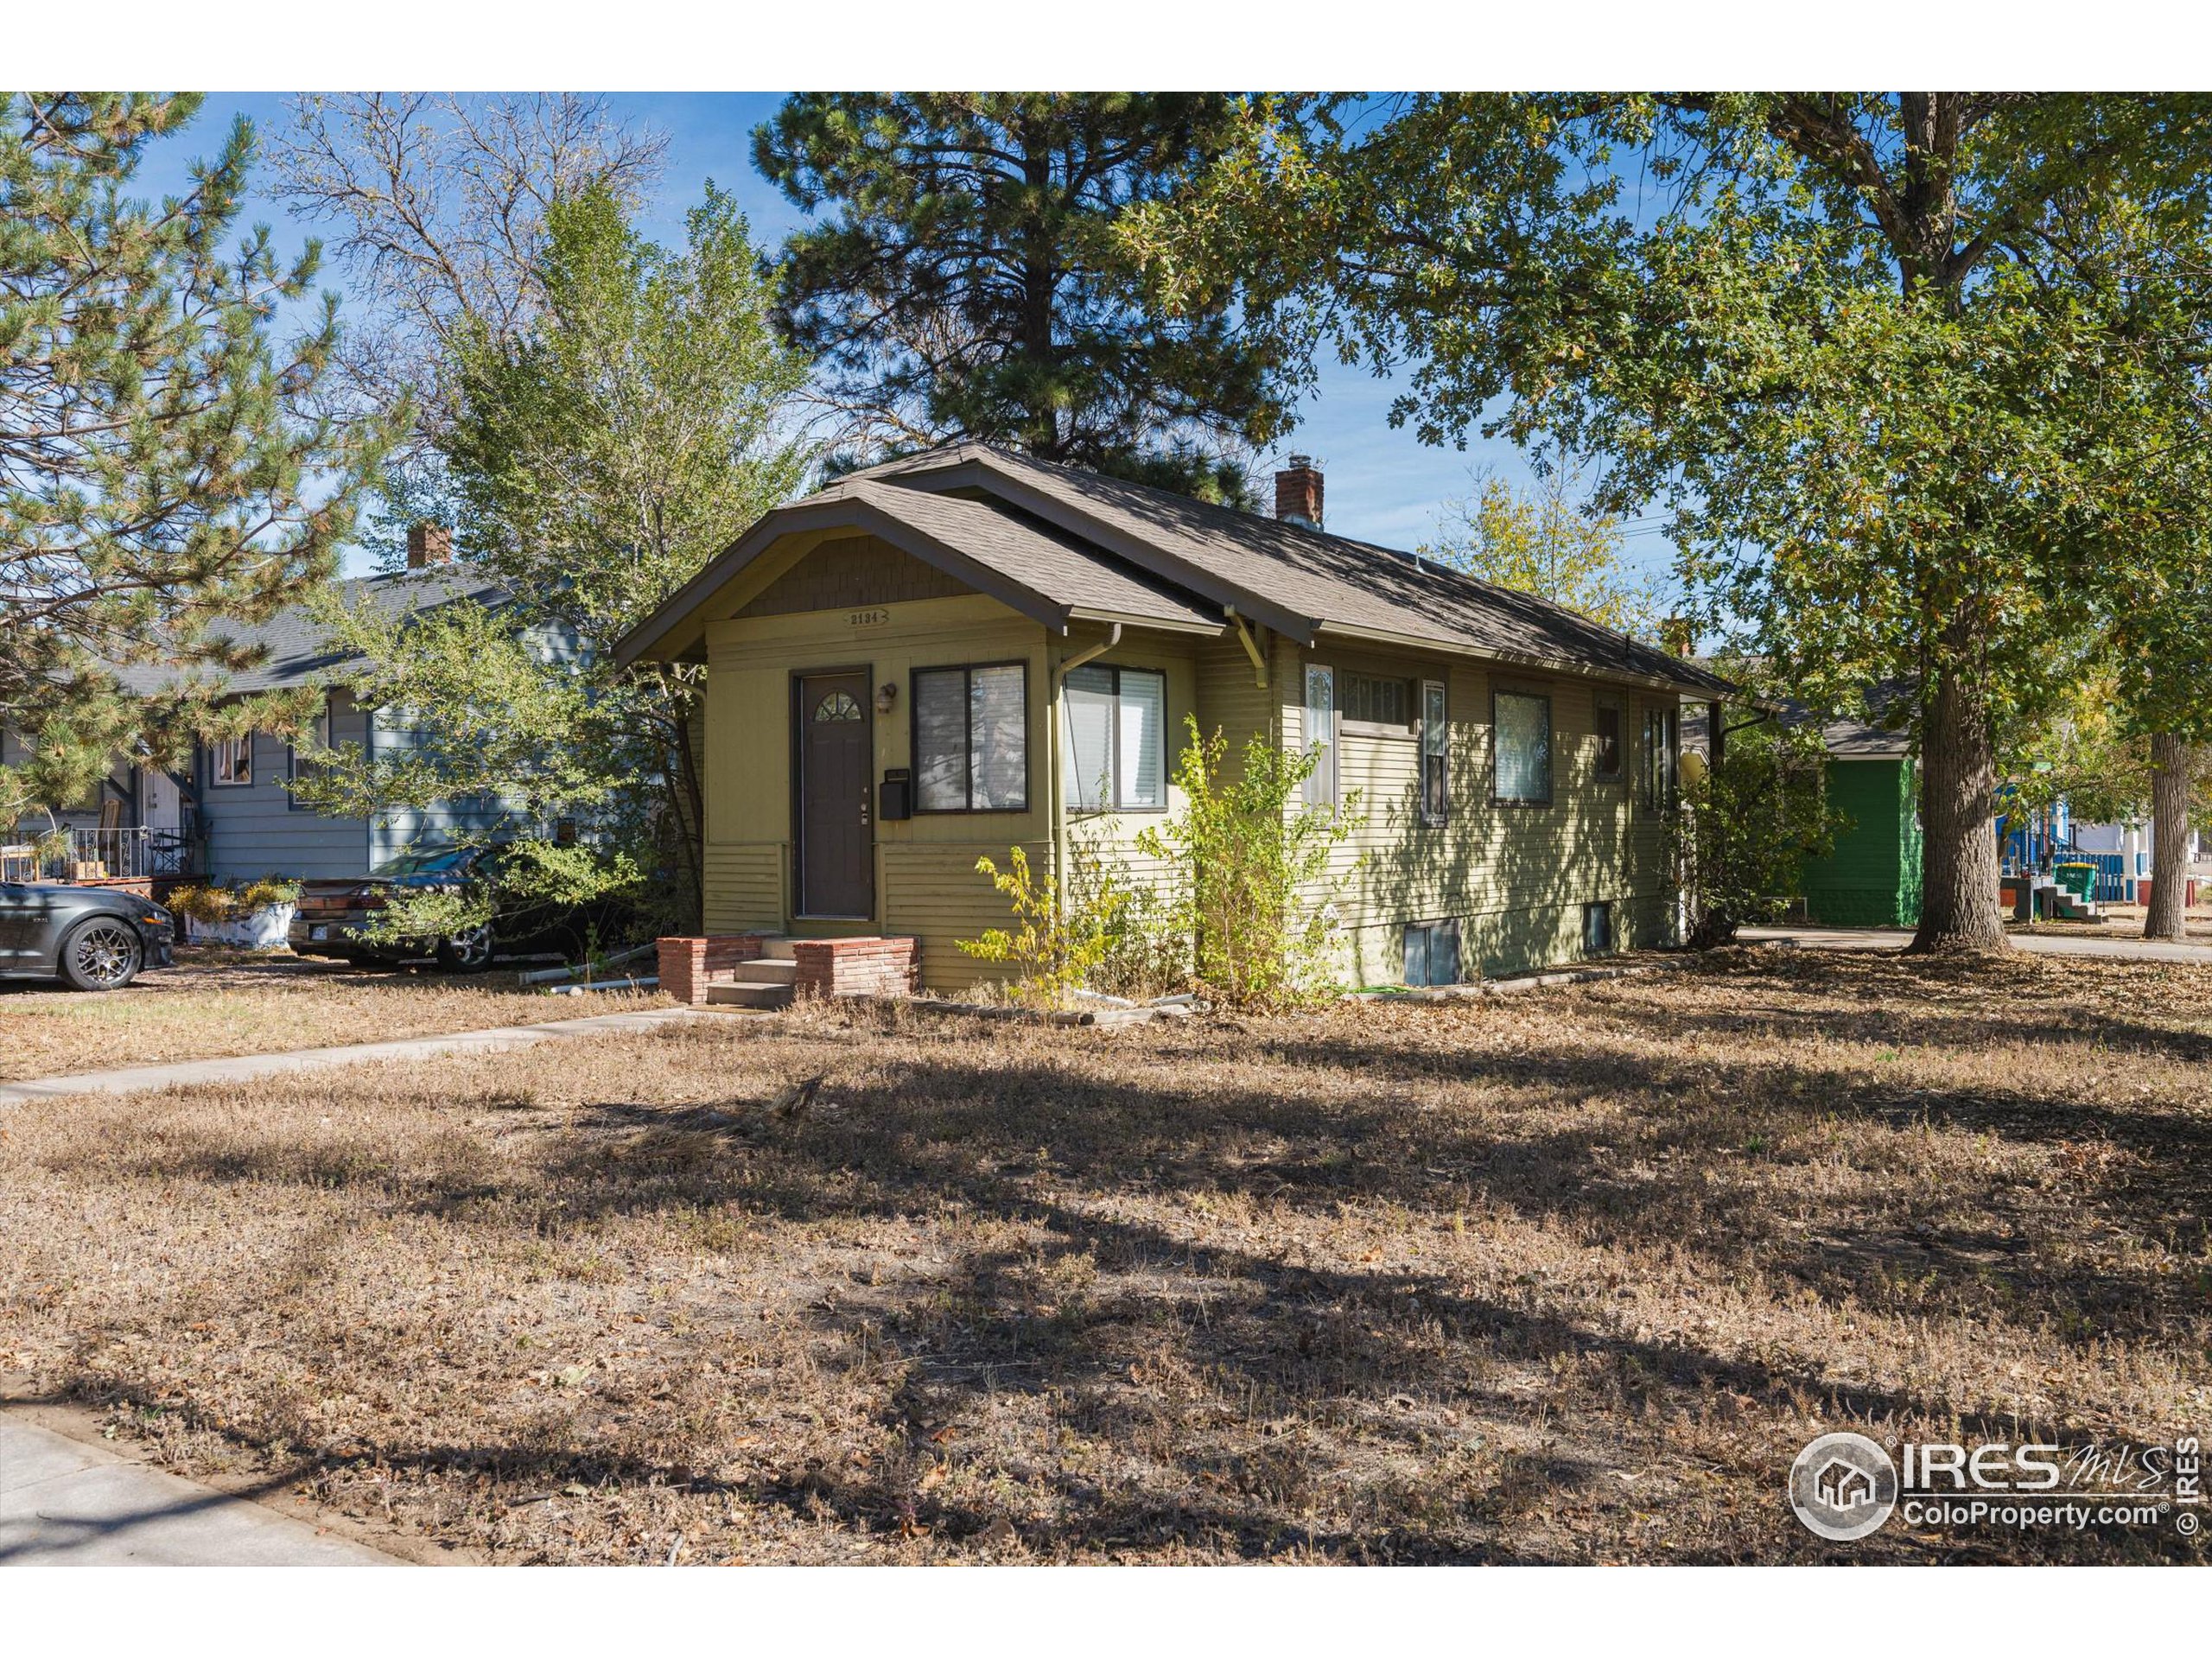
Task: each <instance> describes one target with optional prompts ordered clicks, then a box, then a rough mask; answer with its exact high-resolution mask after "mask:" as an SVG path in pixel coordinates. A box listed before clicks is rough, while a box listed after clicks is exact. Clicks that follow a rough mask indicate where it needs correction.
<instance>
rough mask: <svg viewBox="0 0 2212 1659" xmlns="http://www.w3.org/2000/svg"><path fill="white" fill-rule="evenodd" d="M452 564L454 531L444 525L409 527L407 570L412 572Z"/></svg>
mask: <svg viewBox="0 0 2212 1659" xmlns="http://www.w3.org/2000/svg"><path fill="white" fill-rule="evenodd" d="M452 562H453V531H450V530H448V529H447V528H446V527H445V526H444V525H443V524H410V525H408V526H407V568H408V569H410V570H420V569H423V568H424V567H425V566H426V565H433V564H449V563H452Z"/></svg>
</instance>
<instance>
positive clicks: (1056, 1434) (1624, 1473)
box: [0, 951, 2212, 1562]
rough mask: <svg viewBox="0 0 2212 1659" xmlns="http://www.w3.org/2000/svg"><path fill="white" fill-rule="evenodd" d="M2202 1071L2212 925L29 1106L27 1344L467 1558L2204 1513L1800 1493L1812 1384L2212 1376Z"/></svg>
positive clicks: (1766, 1536) (1453, 1544)
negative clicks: (1043, 1027)
mask: <svg viewBox="0 0 2212 1659" xmlns="http://www.w3.org/2000/svg"><path fill="white" fill-rule="evenodd" d="M2208 1061H2212V973H2208V972H2206V971H2204V970H2200V969H2190V968H2170V967H2166V966H2164V965H2157V964H2134V963H2088V962H2064V963H2061V962H2054V961H2050V960H2040V959H2033V958H2025V959H2021V960H2018V961H2009V962H2005V963H1999V964H1994V965H1990V964H1967V963H1925V964H1923V963H1907V962H1904V961H1902V960H1899V959H1896V958H1879V957H1846V956H1827V955H1815V954H1812V953H1801V952H1777V951H1745V952H1732V953H1724V954H1723V955H1721V956H1719V957H1716V958H1714V959H1713V960H1711V961H1710V962H1709V963H1707V965H1706V966H1705V967H1704V968H1703V969H1700V970H1698V971H1693V972H1687V973H1682V974H1679V975H1673V976H1659V977H1655V978H1650V979H1644V980H1633V981H1622V982H1615V983H1612V984H1609V985H1602V986H1596V987H1592V988H1586V989H1581V990H1576V991H1572V992H1560V993H1554V994H1541V995H1531V996H1523V997H1520V998H1515V999H1505V1000H1501V1001H1496V1002H1492V1003H1477V1004H1460V1005H1440V1006H1439V1005H1432V1006H1421V1007H1403V1006H1400V1007H1378V1006H1373V1005H1369V1006H1363V1007H1357V1008H1344V1009H1341V1010H1337V1011H1332V1012H1330V1013H1328V1014H1321V1015H1316V1016H1312V1017H1300V1018H1293V1019H1285V1020H1271V1021H1264V1022H1262V1021H1252V1022H1243V1023H1239V1022H1230V1021H1210V1020H1192V1021H1187V1022H1176V1023H1167V1022H1161V1023H1159V1024H1156V1025H1154V1026H1151V1027H1141V1028H1138V1029H1135V1030H1131V1031H1127V1032H1122V1033H1098V1032H1092V1031H1071V1030H1055V1031H1052V1032H1048V1033H1039V1032H1037V1031H1034V1030H1031V1029H1027V1028H1023V1027H1012V1026H1008V1025H1003V1024H987V1023H983V1022H976V1021H967V1020H943V1019H936V1020H932V1019H929V1018H926V1017H924V1016H918V1015H913V1014H907V1015H906V1016H905V1017H903V1018H900V1017H896V1016H893V1015H888V1014H872V1013H862V1012H855V1011H844V1010H839V1009H834V1008H832V1009H815V1010H810V1011H801V1012H798V1013H796V1014H790V1015H786V1016H782V1017H779V1018H775V1019H769V1020H728V1021H726V1022H725V1021H721V1020H712V1021H709V1020H699V1021H695V1022H687V1023H686V1024H683V1025H681V1026H678V1027H673V1028H671V1029H668V1030H665V1031H663V1032H660V1033H654V1034H651V1035H643V1036H639V1037H635V1038H628V1039H622V1040H620V1041H615V1042H610V1043H607V1044H603V1045H600V1046H593V1047H587V1046H584V1045H582V1044H567V1045H560V1046H551V1047H546V1048H542V1049H537V1050H534V1051H531V1052H524V1053H510V1054H502V1055H496V1056H483V1057H472V1058H456V1059H453V1060H449V1061H442V1062H440V1063H438V1064H435V1065H424V1066H417V1067H412V1068H400V1067H385V1068H376V1069H369V1068H361V1069H358V1070H355V1071H347V1072H343V1073H327V1074H320V1075H311V1076H303V1077H295V1078H287V1079H283V1080H282V1081H280V1082H277V1083H264V1084H257V1085H254V1086H252V1087H250V1088H246V1087H241V1088H210V1089H203V1090H195V1091H193V1092H191V1093H188V1094H179V1095H173V1096H162V1097H140V1098H137V1099H121V1100H117V1099H105V1098H93V1099H80V1100H77V1101H74V1102H67V1103H62V1102H53V1103H36V1104H34V1105H29V1106H25V1107H22V1108H19V1109H15V1110H13V1111H11V1112H8V1113H6V1114H4V1115H0V1236H3V1237H5V1238H6V1239H7V1240H8V1241H9V1248H8V1249H6V1250H5V1251H0V1370H11V1371H12V1372H13V1374H14V1387H15V1389H16V1392H17V1393H18V1395H38V1396H41V1397H44V1398H47V1399H49V1400H65V1399H66V1400H72V1401H75V1402H81V1403H83V1404H85V1405H86V1406H89V1407H90V1408H94V1409H96V1410H98V1411H99V1412H100V1413H101V1414H104V1416H105V1420H106V1421H107V1424H108V1426H109V1427H110V1428H111V1429H112V1430H113V1431H114V1432H115V1433H118V1434H120V1435H124V1436H126V1437H137V1438H138V1439H139V1440H141V1441H142V1442H143V1444H145V1445H146V1446H149V1448H150V1449H151V1451H152V1452H154V1453H155V1454H156V1456H158V1458H159V1459H161V1460H162V1461H164V1462H166V1463H168V1464H169V1465H173V1466H175V1467H176V1468H178V1469H180V1470H182V1471H186V1472H189V1473H195V1474H199V1475H200V1476H202V1477H206V1478H215V1479H218V1480H225V1481H228V1482H230V1483H232V1484H261V1485H264V1486H267V1487H272V1488H275V1489H277V1490H296V1491H303V1492H305V1493H306V1494H308V1496H309V1497H312V1498H314V1499H315V1500H316V1501H318V1502H319V1503H321V1504H323V1505H325V1506H326V1507H327V1510H328V1511H329V1512H330V1513H332V1514H334V1515H343V1514H347V1513H350V1514H351V1515H353V1516H357V1517H361V1518H362V1520H363V1522H364V1523H373V1525H374V1526H376V1527H377V1528H379V1529H385V1531H386V1535H389V1536H391V1537H393V1538H395V1539H397V1540H400V1541H402V1542H401V1546H400V1547H402V1548H410V1549H415V1550H418V1551H420V1552H422V1553H423V1554H428V1555H429V1556H431V1557H433V1558H435V1557H438V1556H439V1555H440V1554H442V1551H444V1550H451V1551H454V1552H455V1557H448V1559H453V1558H456V1557H458V1558H463V1559H489V1560H500V1561H562V1562H587V1561H597V1562H625V1561H632V1562H642V1561H652V1562H662V1561H666V1560H680V1561H687V1562H688V1561H723V1560H746V1561H769V1560H781V1561H938V1560H986V1559H997V1560H1155V1561H1220V1560H1262V1559H1281V1560H1334V1561H1353V1562H1383V1561H1398V1562H1425V1561H1586V1560H1598V1561H1613V1560H1720V1561H1726V1560H1760V1561H1777V1560H1819V1559H1828V1560H1878V1561H1912V1560H2000V1559H2014V1560H2017V1559H2046V1560H2115V1559H2117V1560H2128V1559H2189V1560H2198V1559H2202V1545H2201V1542H2183V1541H2181V1540H2179V1539H2178V1538H2177V1537H2175V1536H2174V1535H2171V1533H2166V1534H2157V1535H2152V1534H2132V1533H2115V1534H2111V1535H2100V1534H2096V1533H2091V1534H2088V1535H2080V1536H2074V1535H2031V1536H2030V1537H2028V1538H2026V1539H2021V1538H2018V1537H2017V1536H2012V1535H1998V1534H1985V1535H1977V1534H1974V1533H1971V1532H1951V1533H1947V1534H1944V1535H1936V1534H1933V1533H1916V1532H1914V1531H1911V1530H1908V1529H1905V1528H1904V1525H1903V1523H1902V1519H1901V1518H1899V1519H1894V1520H1892V1521H1891V1523H1890V1525H1889V1526H1888V1527H1887V1528H1885V1529H1884V1530H1883V1531H1881V1532H1879V1533H1878V1534H1876V1535H1874V1536H1873V1537H1872V1538H1871V1539H1869V1540H1867V1541H1865V1542H1862V1543H1859V1544H1854V1545H1840V1546H1838V1545H1823V1544H1821V1543H1820V1542H1819V1541H1817V1540H1815V1539H1814V1538H1813V1537H1812V1536H1811V1535H1809V1534H1808V1533H1806V1532H1805V1531H1803V1530H1802V1529H1801V1528H1800V1527H1799V1526H1798V1524H1797V1523H1796V1521H1795V1520H1794V1519H1793V1518H1792V1517H1791V1516H1790V1515H1789V1510H1788V1509H1787V1506H1786V1504H1785V1502H1784V1498H1783V1478H1784V1474H1785V1471H1786V1470H1787V1468H1788V1466H1789V1461H1790V1459H1791V1458H1792V1457H1793V1456H1794V1455H1795V1454H1796V1451H1797V1450H1798V1448H1799V1447H1800V1446H1802V1445H1803V1444H1804V1443H1805V1441H1806V1440H1808V1439H1809V1438H1810V1437H1811V1436H1812V1435H1813V1434H1814V1433H1817V1432H1820V1431H1821V1430H1823V1429H1827V1428H1835V1427H1848V1426H1853V1425H1859V1426H1869V1427H1871V1429H1872V1432H1873V1433H1876V1434H1877V1435H1878V1436H1881V1435H1889V1434H1895V1435H1900V1436H1905V1437H1909V1438H1914V1439H1952V1438H1958V1437H1976V1436H1987V1437H1991V1438H1998V1439H2006V1440H2012V1439H2018V1438H2022V1437H2024V1436H2026V1435H2028V1434H2030V1433H2032V1434H2034V1435H2036V1436H2040V1437H2047V1438H2052V1439H2056V1440H2062V1441H2064V1442H2068V1443H2077V1442H2079V1441H2081V1440H2085V1439H2090V1438H2101V1437H2132V1438H2139V1439H2156V1438H2163V1437H2165V1436H2167V1435H2170V1434H2171V1433H2172V1432H2174V1430H2175V1429H2176V1428H2177V1427H2195V1428H2196V1429H2197V1430H2198V1431H2199V1432H2202V1430H2203V1429H2204V1428H2205V1427H2208V1424H2207V1421H2206V1420H2207V1416H2208V1413H2207V1410H2206V1408H2207V1406H2208V1404H2212V1393H2208V1387H2212V1353H2209V1352H2208V1343H2212V1297H2208V1292H2212V1255H2208V1246H2207V1235H2206V1226H2205V1211H2204V1192H2205V1185H2204V1171H2205V1168H2206V1166H2207V1161H2208V1154H2212V1103H2208V1100H2207V1090H2206V1086H2205V1079H2206V1077H2207V1064H2208ZM817 1073H826V1074H827V1077H828V1082H827V1083H826V1084H824V1086H823V1090H822V1092H821V1095H820V1096H819V1097H818V1099H817V1103H816V1105H815V1107H814V1109H812V1110H811V1111H810V1112H809V1113H807V1114H806V1115H804V1116H800V1117H798V1118H797V1119H794V1120H788V1121H779V1120H776V1119H772V1118H769V1117H767V1116H765V1115H764V1114H763V1113H762V1112H761V1111H760V1107H761V1105H762V1104H763V1103H766V1102H768V1101H769V1100H771V1099H772V1097H774V1096H777V1095H778V1094H779V1091H781V1090H785V1088H786V1086H787V1085H789V1084H791V1083H793V1082H795V1081H797V1080H798V1079H801V1078H804V1077H810V1076H813V1075H815V1074H817Z"/></svg>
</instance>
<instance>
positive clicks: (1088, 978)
mask: <svg viewBox="0 0 2212 1659" xmlns="http://www.w3.org/2000/svg"><path fill="white" fill-rule="evenodd" d="M976 873H977V874H980V875H987V876H988V877H989V878H990V880H991V885H992V886H993V887H996V888H997V889H998V890H999V891H1000V892H1001V893H1004V894H1005V895H1006V896H1007V899H1010V900H1011V901H1012V903H1013V906H1014V919H1015V921H1016V923H1017V924H1018V925H1017V926H1015V927H1014V928H1013V929H1012V930H1008V929H1007V928H1002V927H995V928H992V929H990V930H989V931H988V932H986V933H984V934H983V935H982V937H981V938H974V939H961V940H957V941H956V943H957V944H958V945H959V946H960V948H961V950H963V951H965V952H966V953H967V954H968V955H969V956H971V957H975V958H976V960H977V961H978V962H994V963H1010V964H1012V965H1013V967H1014V969H1015V978H1014V983H1013V984H1012V986H1011V987H1009V990H1010V992H1011V994H1012V995H1013V997H1014V1000H1015V1001H1017V1002H1020V1003H1021V1004H1022V1005H1024V1006H1025V1007H1037V1008H1060V1007H1066V1006H1067V1003H1068V1000H1069V997H1070V996H1071V994H1072V993H1073V992H1075V991H1077V990H1079V989H1084V988H1092V989H1095V988H1096V985H1095V984H1094V983H1093V981H1094V979H1095V978H1096V976H1097V974H1098V971H1099V969H1100V967H1101V965H1102V964H1103V963H1104V962H1105V961H1106V959H1107V957H1108V954H1109V950H1110V946H1111V936H1112V932H1113V929H1114V925H1115V921H1116V917H1117V915H1118V913H1119V912H1120V911H1121V909H1122V906H1124V905H1125V904H1126V903H1127V902H1128V892H1127V890H1126V889H1124V888H1123V887H1121V886H1119V885H1118V884H1117V883H1116V881H1115V880H1113V879H1112V878H1111V877H1110V876H1109V875H1106V874H1103V870H1094V872H1093V873H1092V876H1091V879H1090V880H1088V881H1086V882H1085V883H1084V886H1083V887H1081V889H1080V890H1078V888H1077V885H1076V884H1075V883H1073V882H1071V883H1070V884H1069V886H1068V888H1067V890H1066V891H1065V892H1063V891H1062V889H1061V886H1060V883H1059V881H1058V879H1057V878H1056V877H1054V876H1052V874H1045V875H1043V876H1041V877H1040V876H1039V875H1037V874H1034V873H1033V872H1032V870H1031V869H1030V868H1029V855H1028V854H1027V853H1026V852H1024V851H1022V849H1020V848H1019V847H1016V848H1014V849H1011V850H1010V851H1009V852H1008V854H1007V868H1005V869H1003V870H1001V868H999V867H998V866H997V865H996V864H995V863H994V862H993V861H991V860H990V859H988V858H979V859H977V860H976Z"/></svg>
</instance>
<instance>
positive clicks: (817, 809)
mask: <svg viewBox="0 0 2212 1659" xmlns="http://www.w3.org/2000/svg"><path fill="white" fill-rule="evenodd" d="M791 712H792V716H793V718H794V719H796V720H797V721H798V745H797V747H798V913H799V914H800V915H802V916H819V917H839V918H861V919H866V918H868V917H870V916H873V915H874V913H875V869H874V865H875V836H874V829H872V828H871V823H872V820H873V818H874V814H873V813H872V812H871V811H870V810H869V807H870V801H869V796H868V786H869V781H870V779H871V777H872V776H873V772H872V770H871V767H870V756H871V751H872V745H871V744H870V742H869V738H868V676H867V675H865V674H809V675H804V676H802V677H800V679H799V682H798V706H797V707H796V708H795V709H792V711H791Z"/></svg>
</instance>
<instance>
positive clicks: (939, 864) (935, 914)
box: [875, 839, 1052, 991]
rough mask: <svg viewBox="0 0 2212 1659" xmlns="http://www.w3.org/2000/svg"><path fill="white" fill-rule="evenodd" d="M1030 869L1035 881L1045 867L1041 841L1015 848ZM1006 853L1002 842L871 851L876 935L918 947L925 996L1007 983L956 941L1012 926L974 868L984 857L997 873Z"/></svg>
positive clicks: (888, 845) (889, 845)
mask: <svg viewBox="0 0 2212 1659" xmlns="http://www.w3.org/2000/svg"><path fill="white" fill-rule="evenodd" d="M1020 845H1021V849H1022V851H1023V852H1024V853H1026V854H1027V855H1028V858H1029V863H1030V868H1031V869H1032V870H1033V871H1034V872H1035V873H1036V874H1039V875H1041V874H1044V873H1045V872H1046V871H1047V870H1049V869H1050V868H1052V843H1051V842H1048V841H1033V842H1025V843H1020ZM1011 850H1012V849H1011V848H1010V847H1009V845H1008V843H1007V842H1002V841H985V840H982V839H977V840H975V841H971V842H964V843H958V842H896V843H893V842H880V843H879V844H878V845H877V847H876V849H875V851H876V871H877V882H878V886H879V887H880V891H881V893H882V894H883V931H885V932H886V933H895V934H911V935H912V936H913V937H914V938H917V939H918V940H920V942H921V954H922V983H923V985H924V987H925V988H928V989H930V990H937V991H950V990H958V989H960V988H963V987H965V986H970V985H973V984H975V983H976V982H978V981H980V980H986V979H999V980H1003V979H1005V978H1007V977H1009V976H1010V970H1009V969H1006V968H1004V967H1001V966H998V965H996V964H994V963H983V962H978V961H976V959H975V958H974V957H970V956H969V955H968V954H967V953H966V952H965V951H963V950H961V949H960V946H959V944H958V941H960V940H962V939H974V938H979V937H980V936H981V935H982V933H983V932H984V931H986V930H987V929H989V928H994V927H1004V928H1009V929H1011V928H1012V927H1013V926H1014V912H1013V909H1012V907H1011V906H1010V905H1009V904H1008V902H1007V899H1005V898H1004V897H1002V896H1001V894H1000V893H998V892H997V890H996V889H995V888H994V887H992V886H991V883H990V880H989V878H988V877H987V876H983V875H980V874H977V873H976V860H977V859H979V858H986V857H987V858H988V859H989V860H990V861H991V862H992V863H993V864H995V865H996V866H997V867H998V868H1001V869H1004V868H1007V865H1008V862H1009V861H1010V855H1011Z"/></svg>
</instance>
